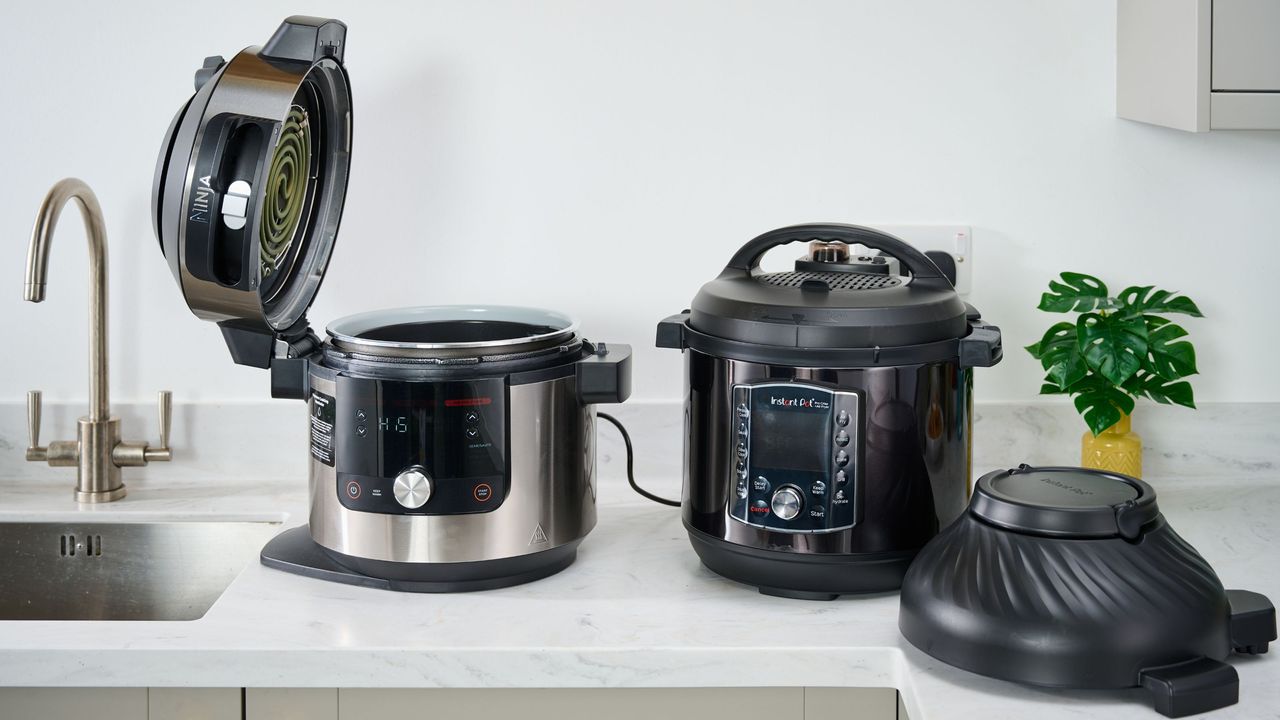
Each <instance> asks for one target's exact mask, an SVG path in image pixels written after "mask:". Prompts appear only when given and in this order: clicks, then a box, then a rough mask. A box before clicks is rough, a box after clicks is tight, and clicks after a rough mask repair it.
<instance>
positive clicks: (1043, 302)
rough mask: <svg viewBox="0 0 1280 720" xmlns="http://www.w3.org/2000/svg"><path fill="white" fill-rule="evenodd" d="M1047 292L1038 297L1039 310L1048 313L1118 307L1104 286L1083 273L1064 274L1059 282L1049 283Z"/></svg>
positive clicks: (1099, 281) (1094, 278) (1052, 281)
mask: <svg viewBox="0 0 1280 720" xmlns="http://www.w3.org/2000/svg"><path fill="white" fill-rule="evenodd" d="M1049 290H1050V291H1051V292H1047V293H1044V294H1043V295H1041V296H1040V309H1041V310H1045V311H1048V312H1060V313H1061V312H1072V311H1075V312H1091V311H1093V310H1107V309H1110V308H1114V307H1118V306H1119V303H1118V301H1117V300H1116V299H1115V298H1113V297H1110V296H1108V295H1107V286H1106V284H1104V283H1103V282H1102V281H1101V280H1099V279H1098V278H1096V277H1094V276H1092V275H1085V274H1084V273H1073V272H1064V273H1062V275H1061V277H1060V279H1059V280H1050V281H1049Z"/></svg>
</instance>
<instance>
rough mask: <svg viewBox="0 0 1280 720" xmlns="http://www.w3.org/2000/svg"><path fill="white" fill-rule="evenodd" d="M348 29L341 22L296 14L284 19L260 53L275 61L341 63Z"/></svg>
mask: <svg viewBox="0 0 1280 720" xmlns="http://www.w3.org/2000/svg"><path fill="white" fill-rule="evenodd" d="M346 41H347V26H346V24H345V23H343V22H342V21H341V20H332V19H330V18H318V17H309V16H307V15H294V16H292V17H289V18H285V21H284V22H282V23H280V27H278V28H276V32H275V34H274V35H272V36H271V39H270V40H268V41H267V44H266V45H263V46H262V50H261V52H259V53H258V54H259V55H261V56H262V57H265V58H271V59H273V60H288V61H293V62H305V63H313V62H319V61H320V59H321V58H326V57H331V58H333V59H334V60H337V61H338V62H342V55H343V53H344V52H345V47H344V46H345V45H346Z"/></svg>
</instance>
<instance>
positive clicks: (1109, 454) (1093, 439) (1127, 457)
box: [1080, 415, 1142, 478]
mask: <svg viewBox="0 0 1280 720" xmlns="http://www.w3.org/2000/svg"><path fill="white" fill-rule="evenodd" d="M1080 464H1081V465H1083V466H1085V467H1087V468H1094V469H1095V470H1109V471H1111V472H1117V473H1121V474H1124V475H1130V476H1132V477H1136V478H1140V477H1142V438H1141V437H1139V436H1138V434H1137V433H1134V432H1130V430H1129V416H1128V415H1124V416H1122V417H1121V418H1120V421H1119V422H1117V423H1116V424H1115V425H1112V426H1111V427H1109V428H1107V429H1106V430H1103V431H1102V432H1101V433H1099V434H1098V435H1097V436H1095V435H1094V434H1093V433H1091V432H1088V431H1086V432H1085V434H1084V436H1083V437H1082V438H1080Z"/></svg>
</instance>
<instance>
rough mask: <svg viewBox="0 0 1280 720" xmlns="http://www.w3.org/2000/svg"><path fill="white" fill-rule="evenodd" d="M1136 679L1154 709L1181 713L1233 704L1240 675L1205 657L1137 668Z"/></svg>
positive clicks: (1238, 687) (1238, 689)
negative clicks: (1138, 669)
mask: <svg viewBox="0 0 1280 720" xmlns="http://www.w3.org/2000/svg"><path fill="white" fill-rule="evenodd" d="M1138 682H1139V683H1141V684H1142V687H1143V688H1145V689H1146V690H1147V692H1149V693H1151V703H1152V705H1153V706H1154V708H1155V711H1156V712H1158V713H1160V714H1161V715H1164V716H1165V717H1183V716H1185V715H1195V714H1197V713H1203V712H1209V711H1210V710H1217V709H1218V708H1224V707H1226V706H1228V705H1235V704H1236V703H1237V702H1239V700H1240V676H1239V675H1238V674H1236V669H1235V668H1233V667H1231V666H1230V665H1228V664H1226V663H1224V662H1220V661H1218V660H1213V659H1210V658H1206V657H1199V658H1195V659H1193V660H1187V661H1186V662H1180V663H1174V664H1172V665H1161V666H1160V667H1154V668H1144V669H1143V670H1140V671H1139V672H1138Z"/></svg>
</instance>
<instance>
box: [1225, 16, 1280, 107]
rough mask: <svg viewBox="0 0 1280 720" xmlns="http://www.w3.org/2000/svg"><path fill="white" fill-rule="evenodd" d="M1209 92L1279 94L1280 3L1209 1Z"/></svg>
mask: <svg viewBox="0 0 1280 720" xmlns="http://www.w3.org/2000/svg"><path fill="white" fill-rule="evenodd" d="M1213 89H1214V90H1215V91H1229V90H1235V91H1246V92H1280V2H1277V1H1276V0H1213Z"/></svg>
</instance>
